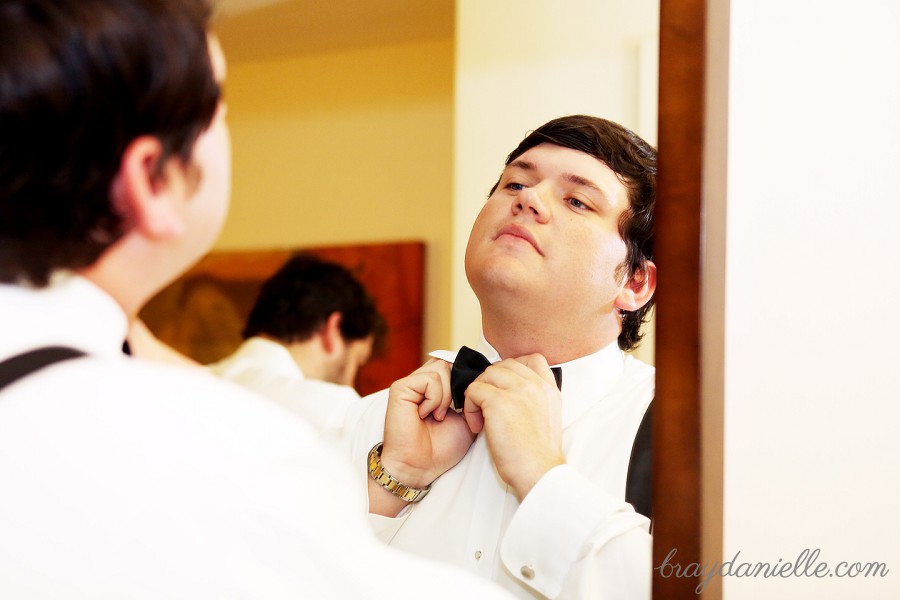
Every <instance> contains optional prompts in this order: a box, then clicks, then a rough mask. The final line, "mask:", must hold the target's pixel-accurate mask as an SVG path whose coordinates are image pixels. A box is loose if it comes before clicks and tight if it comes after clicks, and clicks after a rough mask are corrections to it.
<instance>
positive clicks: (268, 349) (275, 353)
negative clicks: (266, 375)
mask: <svg viewBox="0 0 900 600" xmlns="http://www.w3.org/2000/svg"><path fill="white" fill-rule="evenodd" d="M237 354H238V355H243V354H251V355H252V356H253V360H254V361H255V362H258V363H259V364H265V365H266V371H269V372H272V373H276V374H278V375H280V376H282V377H288V378H290V379H297V378H299V379H304V376H303V371H301V370H300V366H299V365H298V364H297V362H296V361H295V360H294V357H292V356H291V353H290V352H289V351H288V349H287V348H285V347H284V345H282V344H279V343H278V342H275V341H273V340H267V339H266V338H263V337H251V338H249V339H247V340H244V343H243V344H241V347H240V348H239V349H238V352H237Z"/></svg>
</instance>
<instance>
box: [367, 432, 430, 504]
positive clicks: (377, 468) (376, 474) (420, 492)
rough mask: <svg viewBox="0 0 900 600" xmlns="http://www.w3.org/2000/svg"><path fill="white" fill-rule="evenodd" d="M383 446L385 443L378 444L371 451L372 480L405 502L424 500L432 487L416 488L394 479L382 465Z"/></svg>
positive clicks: (370, 470) (370, 469)
mask: <svg viewBox="0 0 900 600" xmlns="http://www.w3.org/2000/svg"><path fill="white" fill-rule="evenodd" d="M382 446H384V443H383V442H378V443H377V444H375V445H374V446H373V447H372V449H371V450H369V475H371V476H372V479H374V480H375V482H376V483H378V484H379V485H380V486H381V487H383V488H384V489H386V490H387V491H389V492H390V493H392V494H394V495H395V496H397V497H398V498H400V499H401V500H403V501H404V502H410V503H412V502H418V501H419V500H421V499H422V498H424V497H425V494H427V493H428V492H429V491H430V490H431V485H428V486H426V487H424V488H414V487H409V486H408V485H404V484H402V483H400V481H398V480H397V479H394V477H393V475H391V474H390V473H388V472H387V471H385V470H384V465H382V464H381V448H382Z"/></svg>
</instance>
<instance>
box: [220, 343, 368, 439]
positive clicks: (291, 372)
mask: <svg viewBox="0 0 900 600" xmlns="http://www.w3.org/2000/svg"><path fill="white" fill-rule="evenodd" d="M208 368H209V370H210V371H212V372H213V373H215V374H216V375H218V376H220V377H224V378H225V379H228V380H231V381H234V382H235V383H238V384H240V385H242V386H244V387H247V388H249V389H251V390H253V391H255V392H258V393H260V394H262V395H264V396H266V397H267V398H269V399H271V400H274V401H275V402H276V403H278V404H280V405H281V406H283V407H284V408H287V409H288V410H290V411H292V412H294V413H295V414H298V415H300V416H301V417H303V418H304V419H305V420H306V421H307V422H309V423H310V424H312V425H313V427H315V428H316V429H317V430H318V431H319V433H320V434H322V436H323V437H325V438H328V439H334V438H335V437H336V436H338V435H340V433H341V428H342V426H343V423H344V419H345V415H346V412H347V409H348V408H349V407H350V406H352V405H353V404H355V403H357V402H359V400H360V397H359V394H357V393H356V390H354V389H353V388H352V387H350V386H348V385H339V384H336V383H329V382H327V381H321V380H318V379H307V378H306V377H305V376H304V375H303V371H302V370H301V369H300V366H299V365H297V362H296V361H295V360H294V359H293V357H291V353H290V352H289V351H288V349H287V348H285V347H284V346H283V345H282V344H279V343H278V342H275V341H272V340H267V339H265V338H262V337H251V338H249V339H247V340H244V342H243V343H242V344H241V345H240V346H239V347H238V349H237V350H235V351H234V352H233V353H232V354H231V355H229V356H227V357H226V358H224V359H222V360H220V361H219V362H216V363H213V364H211V365H208Z"/></svg>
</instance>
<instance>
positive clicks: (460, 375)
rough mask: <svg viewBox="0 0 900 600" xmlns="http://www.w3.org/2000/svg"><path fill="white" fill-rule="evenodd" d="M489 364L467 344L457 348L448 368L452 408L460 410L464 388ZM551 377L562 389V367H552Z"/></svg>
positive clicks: (464, 394) (463, 401) (462, 405)
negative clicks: (457, 351)
mask: <svg viewBox="0 0 900 600" xmlns="http://www.w3.org/2000/svg"><path fill="white" fill-rule="evenodd" d="M489 366H491V361H489V360H488V359H487V358H485V357H484V355H483V354H482V353H481V352H478V351H477V350H472V349H471V348H469V347H468V346H463V347H462V348H460V349H459V353H458V354H457V355H456V360H454V361H453V367H452V368H451V369H450V395H451V396H452V397H453V410H455V411H456V412H462V409H463V407H464V406H465V404H466V389H467V388H468V387H469V384H470V383H472V382H473V381H475V379H476V378H477V377H478V376H479V375H481V374H482V373H484V370H485V369H487V368H488V367H489ZM551 370H552V371H553V377H554V378H555V379H556V387H557V388H559V389H560V390H562V369H560V368H559V367H552V368H551Z"/></svg>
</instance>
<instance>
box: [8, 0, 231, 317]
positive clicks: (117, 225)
mask: <svg viewBox="0 0 900 600" xmlns="http://www.w3.org/2000/svg"><path fill="white" fill-rule="evenodd" d="M208 18H209V10H208V7H207V6H206V5H205V3H203V2H200V1H198V0H184V1H179V0H157V1H154V2H109V1H103V0H79V1H77V2H76V1H62V2H60V1H51V0H28V1H26V0H4V1H3V2H0V39H3V44H2V45H0V248H2V251H0V252H2V253H0V281H3V282H14V283H28V284H32V285H36V286H42V285H45V284H46V283H47V282H48V281H49V279H50V276H51V275H52V274H53V273H54V272H55V271H58V270H71V271H79V270H83V269H86V268H89V267H91V266H94V265H96V263H97V262H98V259H100V258H101V256H102V255H103V254H104V253H105V252H107V251H108V250H110V248H111V247H112V246H113V245H114V244H116V243H117V242H119V241H120V240H122V238H123V237H125V236H127V235H128V234H130V233H132V232H133V230H134V229H140V230H141V232H142V233H147V234H148V235H151V236H155V238H156V239H159V238H161V237H163V236H165V235H167V234H168V237H169V238H175V237H177V234H176V232H175V231H174V230H175V229H178V228H179V224H178V223H176V222H173V221H175V219H174V218H173V217H171V216H169V215H166V214H161V215H153V214H146V210H145V208H144V207H143V206H142V205H141V204H140V203H138V202H137V201H136V200H135V196H139V195H141V194H144V195H145V196H146V195H151V196H152V195H154V194H156V195H158V194H160V193H163V192H166V191H167V190H166V189H165V186H167V185H170V184H171V183H172V182H171V181H170V179H171V176H172V174H173V169H175V168H181V169H183V170H184V175H185V181H186V182H187V183H189V184H190V185H193V186H199V185H201V182H202V180H203V178H204V176H205V175H207V178H208V174H204V173H202V172H200V170H199V168H198V167H197V166H196V165H194V164H193V158H192V151H193V149H194V145H195V143H196V142H197V140H198V138H199V137H200V135H201V133H202V132H204V130H206V129H207V127H209V125H210V123H211V122H212V120H213V116H214V114H215V113H216V108H217V106H218V102H219V95H220V91H219V84H218V82H217V80H216V76H215V74H214V71H213V66H212V64H211V62H210V54H209V49H208V45H207V34H206V26H207V22H208ZM129 159H132V160H131V161H130V162H129ZM140 185H145V186H149V187H150V188H151V189H139V188H138V187H137V186H140ZM154 186H155V189H154ZM225 195H226V198H223V199H221V203H222V208H223V211H224V207H225V206H226V202H227V191H226V194H225ZM166 219H168V220H169V221H170V222H169V223H164V221H165V220H166ZM166 227H168V229H170V230H173V231H169V232H165V231H161V230H162V229H165V228H166ZM182 229H183V227H182ZM208 237H210V238H211V237H212V236H208ZM204 241H205V240H198V241H197V242H194V243H193V244H191V246H192V247H191V248H190V250H188V249H185V250H182V253H183V254H184V256H181V257H179V258H178V259H177V260H173V261H171V264H170V265H167V266H168V267H169V268H168V270H169V271H171V272H169V273H163V272H162V271H161V270H160V269H158V268H156V269H153V277H152V278H146V277H145V279H144V281H145V283H144V284H142V285H141V287H142V288H147V287H150V286H156V287H158V286H161V285H164V283H165V281H163V280H165V279H171V278H172V277H174V276H176V275H177V274H178V270H179V269H180V268H183V267H184V266H185V265H186V264H189V263H190V262H191V261H192V260H195V259H196V258H197V257H198V256H199V255H200V254H201V253H202V252H204V251H205V250H206V249H207V248H206V247H202V242H204ZM211 241H212V239H210V240H209V243H211ZM153 291H155V290H152V289H142V290H140V292H141V293H140V295H141V296H144V297H146V296H148V295H149V294H151V293H152V292H153ZM143 299H145V298H142V300H143Z"/></svg>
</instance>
